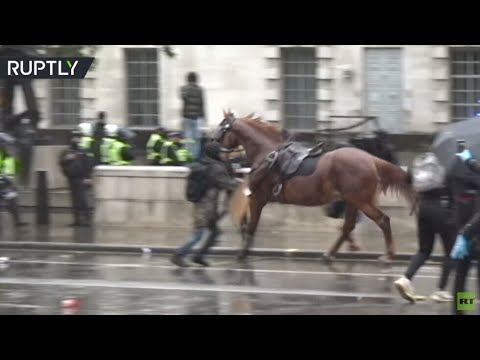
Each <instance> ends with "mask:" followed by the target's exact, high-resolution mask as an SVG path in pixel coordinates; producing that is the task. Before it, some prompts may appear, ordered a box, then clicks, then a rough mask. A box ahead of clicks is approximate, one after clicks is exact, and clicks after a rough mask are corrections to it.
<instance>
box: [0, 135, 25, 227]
mask: <svg viewBox="0 0 480 360" xmlns="http://www.w3.org/2000/svg"><path fill="white" fill-rule="evenodd" d="M16 175H17V166H16V161H15V158H14V157H13V156H12V155H11V154H10V152H9V151H8V148H7V144H6V143H5V142H4V141H2V140H0V180H1V187H2V189H1V190H2V198H3V200H5V201H6V203H7V209H8V211H9V212H10V214H11V215H12V217H13V221H14V223H15V226H16V227H20V226H25V225H27V223H25V222H22V221H21V220H20V214H19V210H18V202H17V201H18V200H17V199H18V192H17V189H16V187H15V176H16Z"/></svg>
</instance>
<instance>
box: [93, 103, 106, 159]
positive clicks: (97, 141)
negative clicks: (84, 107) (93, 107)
mask: <svg viewBox="0 0 480 360" xmlns="http://www.w3.org/2000/svg"><path fill="white" fill-rule="evenodd" d="M106 117H107V115H106V113H105V112H104V111H100V112H98V114H97V122H96V123H95V125H94V127H93V145H92V152H93V157H94V163H95V165H99V164H101V163H102V153H101V146H102V143H103V139H104V138H105V125H106Z"/></svg>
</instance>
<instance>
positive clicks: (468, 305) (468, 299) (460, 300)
mask: <svg viewBox="0 0 480 360" xmlns="http://www.w3.org/2000/svg"><path fill="white" fill-rule="evenodd" d="M457 310H467V311H468V310H475V293H474V292H473V291H470V292H459V293H457Z"/></svg>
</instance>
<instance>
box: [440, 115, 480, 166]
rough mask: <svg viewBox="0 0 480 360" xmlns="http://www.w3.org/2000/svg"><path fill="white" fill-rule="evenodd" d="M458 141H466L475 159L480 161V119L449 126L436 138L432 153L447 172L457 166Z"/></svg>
mask: <svg viewBox="0 0 480 360" xmlns="http://www.w3.org/2000/svg"><path fill="white" fill-rule="evenodd" d="M458 140H465V142H466V147H467V148H468V149H469V150H470V152H471V153H472V155H473V157H475V158H478V159H480V118H473V119H470V120H464V121H459V122H456V123H453V124H451V125H448V126H447V127H445V128H444V129H443V130H442V132H441V133H440V134H438V135H437V136H436V137H435V140H434V142H433V145H432V151H433V152H434V153H435V155H436V156H437V158H438V160H439V161H440V162H441V163H442V165H443V166H445V168H446V170H447V171H448V170H450V169H451V168H452V167H453V166H454V165H455V162H456V157H455V154H456V153H457V141H458Z"/></svg>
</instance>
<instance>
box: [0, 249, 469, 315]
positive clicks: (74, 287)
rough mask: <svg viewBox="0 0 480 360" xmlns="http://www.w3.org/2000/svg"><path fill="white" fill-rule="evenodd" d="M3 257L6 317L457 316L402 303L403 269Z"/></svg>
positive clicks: (427, 271) (447, 309)
mask: <svg viewBox="0 0 480 360" xmlns="http://www.w3.org/2000/svg"><path fill="white" fill-rule="evenodd" d="M2 255H3V256H7V257H9V258H10V261H9V262H8V263H4V264H3V265H2V266H1V267H0V314H2V315H13V314H14V315H22V314H25V315H40V314H41V315H62V314H63V315H99V314H102V315H123V314H131V315H449V314H451V312H452V311H451V310H452V306H453V304H452V303H435V302H433V301H432V300H430V299H427V300H425V301H422V302H418V303H417V304H413V305H412V304H409V303H407V302H406V301H405V300H403V299H401V298H400V296H399V295H398V294H397V293H396V290H395V288H394V286H393V281H394V280H396V278H397V277H398V276H399V275H400V274H401V273H402V272H403V271H404V269H405V267H406V263H401V262H398V263H394V264H390V265H385V264H381V263H379V262H377V261H358V260H338V261H335V262H333V263H326V262H324V261H319V260H312V259H285V258H283V259H282V258H280V259H279V258H272V257H255V258H252V259H251V260H250V261H249V262H248V263H247V264H243V265H240V264H238V263H236V262H235V261H234V260H232V258H231V257H228V256H223V257H222V256H211V257H210V258H209V261H210V262H211V267H209V268H200V267H196V266H193V267H190V268H186V269H179V268H177V267H175V266H173V265H172V264H171V263H170V262H169V258H168V257H167V256H163V255H161V256H144V255H114V254H108V255H104V254H93V253H90V252H64V253H61V252H55V253H52V252H45V251H40V252H36V251H28V252H27V251H2ZM438 275H439V268H438V266H437V265H436V264H432V263H429V264H426V265H425V266H424V267H423V268H422V269H421V270H420V271H419V273H418V274H417V276H416V278H415V279H414V287H415V291H416V293H418V294H422V295H426V296H428V295H430V294H431V293H432V292H433V291H434V290H435V285H436V282H437V281H438ZM474 286H475V280H474V279H473V278H469V279H468V284H467V288H470V289H474ZM67 300H68V301H70V302H71V303H72V302H74V303H75V305H74V306H70V305H66V303H65V301H67ZM477 308H478V306H477ZM469 314H478V312H471V313H468V314H467V315H469Z"/></svg>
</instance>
